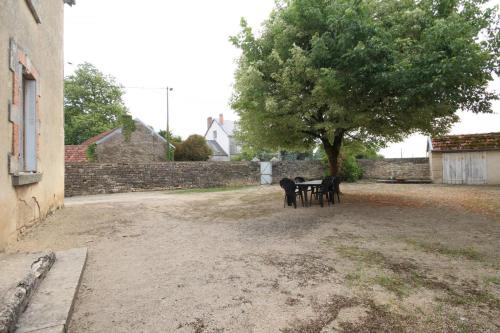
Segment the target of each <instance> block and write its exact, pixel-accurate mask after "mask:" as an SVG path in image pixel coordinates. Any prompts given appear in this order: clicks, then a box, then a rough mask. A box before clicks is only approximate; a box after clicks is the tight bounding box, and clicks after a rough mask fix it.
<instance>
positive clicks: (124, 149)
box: [96, 120, 167, 163]
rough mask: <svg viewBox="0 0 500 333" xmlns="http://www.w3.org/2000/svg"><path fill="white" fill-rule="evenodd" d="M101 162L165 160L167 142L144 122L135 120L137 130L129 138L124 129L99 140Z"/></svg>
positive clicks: (97, 152) (98, 154) (99, 159)
mask: <svg viewBox="0 0 500 333" xmlns="http://www.w3.org/2000/svg"><path fill="white" fill-rule="evenodd" d="M96 155H97V156H96V157H97V160H96V161H97V162H99V163H149V162H162V161H165V159H166V156H167V142H166V141H165V140H164V139H163V138H162V137H160V136H159V135H158V134H157V133H155V132H154V130H152V129H151V128H149V127H148V126H146V125H145V124H143V123H142V122H140V121H138V120H136V121H135V130H134V131H133V132H132V133H131V134H130V137H129V138H128V139H127V138H125V135H124V134H123V130H122V129H118V130H116V131H114V132H112V133H111V134H110V135H108V136H106V137H105V138H103V139H101V140H99V141H97V148H96Z"/></svg>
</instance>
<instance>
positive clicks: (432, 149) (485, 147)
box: [427, 132, 500, 185]
mask: <svg viewBox="0 0 500 333" xmlns="http://www.w3.org/2000/svg"><path fill="white" fill-rule="evenodd" d="M427 152H428V154H429V163H430V169H431V177H432V180H433V182H434V183H443V184H471V185H472V184H500V132H499V133H482V134H464V135H447V136H442V137H439V138H432V139H431V138H429V141H428V144H427Z"/></svg>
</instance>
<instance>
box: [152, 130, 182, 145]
mask: <svg viewBox="0 0 500 333" xmlns="http://www.w3.org/2000/svg"><path fill="white" fill-rule="evenodd" d="M158 134H160V136H162V137H163V138H165V139H167V131H165V130H160V131H159V132H158ZM168 141H169V142H170V143H171V144H173V145H176V144H178V143H181V142H182V138H181V137H180V135H174V134H172V131H169V135H168Z"/></svg>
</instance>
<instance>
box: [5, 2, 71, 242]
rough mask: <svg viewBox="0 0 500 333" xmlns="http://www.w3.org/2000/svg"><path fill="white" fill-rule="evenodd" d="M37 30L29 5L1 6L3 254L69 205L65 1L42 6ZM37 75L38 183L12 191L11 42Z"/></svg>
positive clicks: (6, 4)
mask: <svg viewBox="0 0 500 333" xmlns="http://www.w3.org/2000/svg"><path fill="white" fill-rule="evenodd" d="M38 3H39V6H38V7H39V8H38V9H39V11H38V13H39V16H40V18H41V22H42V23H41V24H37V23H36V22H35V19H34V17H33V15H32V14H31V12H30V10H29V9H28V6H27V4H26V1H21V0H15V1H0V51H1V52H0V114H1V117H0V136H1V137H0V212H1V214H0V251H2V249H4V248H5V246H6V245H7V244H8V242H11V241H14V240H16V238H17V237H18V236H19V235H20V234H21V233H23V232H24V231H25V230H26V228H28V227H30V226H31V225H33V224H35V223H37V222H38V221H40V220H41V219H43V218H44V217H45V216H47V214H49V213H50V212H51V211H53V210H55V209H57V208H59V207H61V206H62V205H63V199H64V118H63V11H64V8H63V1H62V0H60V1H54V0H51V1H39V2H38ZM10 38H13V39H14V40H15V42H16V44H17V45H18V46H19V47H20V48H22V49H23V51H24V52H25V54H26V56H27V57H28V58H29V60H30V61H31V64H32V66H33V68H36V70H37V72H38V80H37V81H38V83H39V90H38V92H39V95H40V97H39V99H38V105H37V106H38V108H37V109H38V117H39V122H38V136H37V137H38V138H37V162H38V168H37V169H38V171H39V172H41V173H42V174H43V176H42V180H41V181H40V182H38V183H35V184H31V185H25V186H17V187H14V186H13V185H12V175H11V174H10V173H9V172H10V171H11V168H9V157H8V156H9V155H11V154H13V146H14V145H13V137H14V135H13V133H14V132H15V128H14V126H13V123H12V122H11V121H10V120H9V103H11V102H12V99H13V85H14V82H13V79H12V72H11V71H10V69H9V49H10V46H9V40H10Z"/></svg>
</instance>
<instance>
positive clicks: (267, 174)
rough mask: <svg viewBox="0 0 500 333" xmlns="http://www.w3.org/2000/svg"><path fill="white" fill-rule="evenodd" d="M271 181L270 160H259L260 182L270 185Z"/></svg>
mask: <svg viewBox="0 0 500 333" xmlns="http://www.w3.org/2000/svg"><path fill="white" fill-rule="evenodd" d="M272 181H273V165H272V163H271V162H260V184H261V185H271V183H272Z"/></svg>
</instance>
